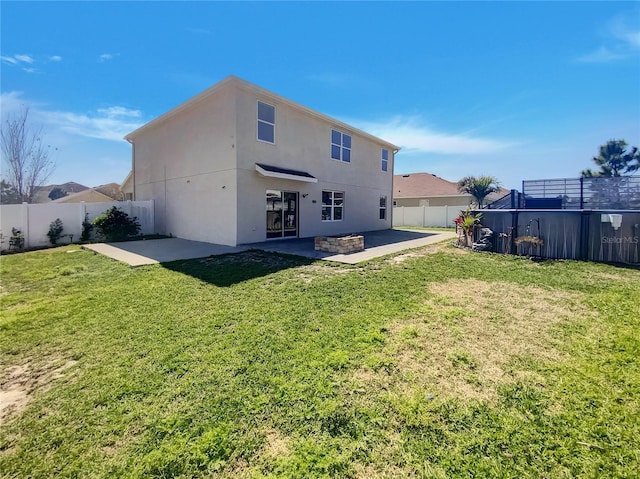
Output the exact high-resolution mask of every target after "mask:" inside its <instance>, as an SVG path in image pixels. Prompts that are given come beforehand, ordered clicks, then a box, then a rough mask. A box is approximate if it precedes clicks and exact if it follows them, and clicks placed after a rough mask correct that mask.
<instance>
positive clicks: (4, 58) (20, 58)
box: [0, 55, 35, 65]
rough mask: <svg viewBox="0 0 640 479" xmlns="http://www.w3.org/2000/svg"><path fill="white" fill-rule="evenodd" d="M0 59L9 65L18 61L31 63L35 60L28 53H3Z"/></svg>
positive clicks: (18, 62)
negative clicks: (8, 54)
mask: <svg viewBox="0 0 640 479" xmlns="http://www.w3.org/2000/svg"><path fill="white" fill-rule="evenodd" d="M0 59H2V61H3V62H5V63H9V64H11V65H18V64H20V63H23V64H24V63H26V64H28V65H31V64H32V63H34V62H35V60H34V59H33V58H32V57H30V56H29V55H13V56H12V57H8V56H5V55H3V56H1V57H0Z"/></svg>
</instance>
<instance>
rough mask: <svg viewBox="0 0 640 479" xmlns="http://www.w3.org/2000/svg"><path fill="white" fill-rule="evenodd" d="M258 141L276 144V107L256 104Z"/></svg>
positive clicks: (261, 103)
mask: <svg viewBox="0 0 640 479" xmlns="http://www.w3.org/2000/svg"><path fill="white" fill-rule="evenodd" d="M257 130H258V140H261V141H266V142H267V143H275V142H276V107H275V106H273V105H269V104H268V103H263V102H261V101H259V102H258V128H257Z"/></svg>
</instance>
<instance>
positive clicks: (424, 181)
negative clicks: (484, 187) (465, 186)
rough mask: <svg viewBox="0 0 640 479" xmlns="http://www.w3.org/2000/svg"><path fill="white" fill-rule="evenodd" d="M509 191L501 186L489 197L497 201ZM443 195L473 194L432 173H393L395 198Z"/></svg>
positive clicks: (490, 199) (467, 195)
mask: <svg viewBox="0 0 640 479" xmlns="http://www.w3.org/2000/svg"><path fill="white" fill-rule="evenodd" d="M508 193H509V190H506V189H504V188H500V191H498V192H497V193H492V194H490V195H489V196H488V197H487V199H488V200H489V201H495V200H497V199H498V198H502V197H503V196H504V195H506V194H508ZM441 196H466V197H470V196H471V195H469V194H467V193H460V191H459V190H458V184H457V183H455V182H452V181H448V180H445V179H444V178H440V177H439V176H436V175H434V174H432V173H410V174H406V175H393V197H394V198H433V197H441Z"/></svg>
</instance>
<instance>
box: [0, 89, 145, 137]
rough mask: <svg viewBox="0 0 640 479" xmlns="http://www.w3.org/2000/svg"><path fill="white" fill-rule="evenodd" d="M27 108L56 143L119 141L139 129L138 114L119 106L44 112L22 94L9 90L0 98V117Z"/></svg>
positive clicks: (140, 119)
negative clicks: (86, 139)
mask: <svg viewBox="0 0 640 479" xmlns="http://www.w3.org/2000/svg"><path fill="white" fill-rule="evenodd" d="M25 107H27V108H29V110H30V113H29V115H30V117H31V118H32V119H33V121H34V122H36V123H38V124H40V125H42V127H43V130H44V131H45V132H47V133H48V134H50V135H52V136H54V137H56V138H58V139H59V141H60V143H73V142H77V138H76V139H75V140H74V139H73V138H72V137H74V136H75V137H84V138H95V139H99V140H109V141H117V142H122V141H123V137H124V136H125V135H126V134H127V133H130V132H132V131H133V130H135V129H137V128H139V127H140V126H142V124H143V123H144V121H143V120H142V112H141V111H140V110H133V109H129V108H126V107H123V106H111V107H107V108H99V109H96V110H94V111H90V112H87V113H76V112H70V111H54V110H47V109H46V108H45V107H44V105H42V104H36V103H33V102H30V101H29V100H26V99H24V98H23V96H22V92H18V91H11V92H7V93H2V94H1V95H0V108H1V110H2V116H3V117H4V116H5V115H10V114H15V113H17V112H19V111H21V110H22V109H23V108H25Z"/></svg>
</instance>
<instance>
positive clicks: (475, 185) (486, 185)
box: [458, 175, 500, 208]
mask: <svg viewBox="0 0 640 479" xmlns="http://www.w3.org/2000/svg"><path fill="white" fill-rule="evenodd" d="M458 191H460V192H461V193H468V194H470V195H471V196H473V197H474V198H475V200H476V201H477V202H478V208H482V205H483V204H484V200H485V198H486V197H487V196H489V195H490V194H491V193H497V192H498V191H500V182H499V181H498V179H497V178H496V177H495V176H488V175H483V176H479V177H478V178H476V177H475V176H465V177H464V178H462V179H461V180H460V181H458Z"/></svg>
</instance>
